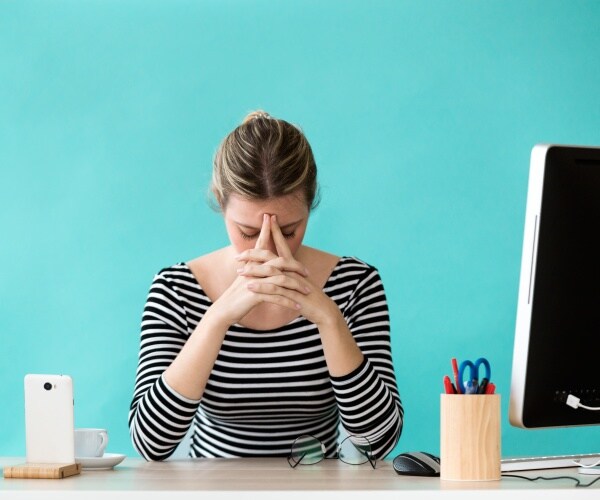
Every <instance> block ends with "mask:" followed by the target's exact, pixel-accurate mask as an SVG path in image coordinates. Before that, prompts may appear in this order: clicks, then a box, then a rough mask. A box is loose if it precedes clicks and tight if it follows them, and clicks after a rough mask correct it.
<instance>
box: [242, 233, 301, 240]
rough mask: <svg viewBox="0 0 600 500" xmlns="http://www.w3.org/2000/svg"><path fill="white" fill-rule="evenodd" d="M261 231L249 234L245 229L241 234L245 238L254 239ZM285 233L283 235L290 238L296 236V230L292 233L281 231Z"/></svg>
mask: <svg viewBox="0 0 600 500" xmlns="http://www.w3.org/2000/svg"><path fill="white" fill-rule="evenodd" d="M259 234H260V233H254V234H247V233H245V232H244V231H240V236H241V237H242V238H243V239H245V240H253V239H255V238H257V237H258V235H259ZM281 234H283V237H284V238H286V239H288V240H289V239H290V238H293V237H294V236H296V231H292V232H291V233H281Z"/></svg>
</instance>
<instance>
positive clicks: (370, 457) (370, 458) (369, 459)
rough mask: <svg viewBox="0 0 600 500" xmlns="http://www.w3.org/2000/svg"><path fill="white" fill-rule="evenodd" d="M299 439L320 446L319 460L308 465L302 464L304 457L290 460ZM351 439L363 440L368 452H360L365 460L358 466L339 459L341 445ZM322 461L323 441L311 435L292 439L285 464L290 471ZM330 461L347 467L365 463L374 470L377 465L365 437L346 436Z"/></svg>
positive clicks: (323, 455)
mask: <svg viewBox="0 0 600 500" xmlns="http://www.w3.org/2000/svg"><path fill="white" fill-rule="evenodd" d="M301 438H312V439H314V440H315V441H316V442H317V443H319V444H320V445H321V452H322V454H321V458H320V459H319V460H317V461H316V462H311V463H310V464H303V463H302V458H304V455H303V456H302V457H300V460H298V461H295V460H294V459H293V458H292V455H293V453H292V452H293V450H294V445H295V444H296V442H297V441H298V440H299V439H301ZM351 438H358V439H361V440H364V441H366V442H367V446H368V450H367V451H366V452H365V453H362V452H361V454H363V455H364V456H365V458H366V460H365V461H364V462H360V463H358V464H355V463H354V464H353V463H350V462H346V461H345V460H344V459H343V458H342V457H341V453H340V451H341V449H342V446H343V444H344V443H345V442H346V441H348V440H350V442H352V440H351ZM357 449H358V448H357ZM359 451H360V450H359ZM324 459H325V445H324V444H323V441H321V440H320V439H319V438H317V437H315V436H313V435H312V434H302V435H300V436H298V437H297V438H296V439H294V442H293V443H292V447H291V448H290V454H289V455H288V457H287V462H288V465H289V466H290V467H291V468H292V469H295V468H296V467H298V465H315V464H318V463H320V462H322V461H323V460H324ZM332 459H333V460H340V461H341V462H344V463H345V464H348V465H363V464H366V463H367V462H369V463H370V464H371V467H373V469H375V468H376V464H377V460H376V459H375V458H374V457H373V453H372V452H371V442H370V441H369V439H368V438H367V437H365V436H358V435H352V436H347V437H346V438H344V440H342V442H341V443H340V444H339V445H338V447H337V450H336V452H335V457H332Z"/></svg>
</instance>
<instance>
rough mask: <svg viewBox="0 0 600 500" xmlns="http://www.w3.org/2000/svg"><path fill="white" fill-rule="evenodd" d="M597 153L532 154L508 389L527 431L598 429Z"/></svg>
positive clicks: (517, 422) (573, 149)
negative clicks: (576, 403)
mask: <svg viewBox="0 0 600 500" xmlns="http://www.w3.org/2000/svg"><path fill="white" fill-rule="evenodd" d="M569 394H573V395H574V396H576V397H578V398H580V399H581V403H582V404H585V405H587V406H593V407H598V406H600V148H597V147H580V146H558V145H537V146H535V147H534V148H533V150H532V152H531V164H530V172H529V187H528V193H527V208H526V215H525V233H524V238H523V254H522V261H521V279H520V285H519V298H518V306H517V322H516V329H515V342H514V354H513V368H512V381H511V390H510V411H509V413H510V415H509V418H510V422H511V424H512V425H514V426H518V427H524V428H540V427H561V426H575V425H597V424H600V411H588V410H585V409H581V408H579V409H574V408H571V407H569V406H567V404H566V399H567V396H568V395H569Z"/></svg>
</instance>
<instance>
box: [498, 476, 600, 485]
mask: <svg viewBox="0 0 600 500" xmlns="http://www.w3.org/2000/svg"><path fill="white" fill-rule="evenodd" d="M502 477H516V478H517V479H526V480H527V481H532V482H533V481H537V480H538V479H543V480H544V481H554V480H555V479H571V480H572V481H575V488H587V487H588V486H591V485H592V484H594V483H595V482H596V481H600V477H597V478H596V479H594V480H593V481H592V482H590V483H587V484H582V483H581V481H580V480H579V479H577V478H576V477H573V476H556V477H544V476H538V477H527V476H518V475H516V474H502Z"/></svg>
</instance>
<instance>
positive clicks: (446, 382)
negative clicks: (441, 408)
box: [444, 375, 456, 394]
mask: <svg viewBox="0 0 600 500" xmlns="http://www.w3.org/2000/svg"><path fill="white" fill-rule="evenodd" d="M444 391H446V394H456V393H455V392H454V387H453V386H452V381H451V380H450V377H449V376H448V375H444Z"/></svg>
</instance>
